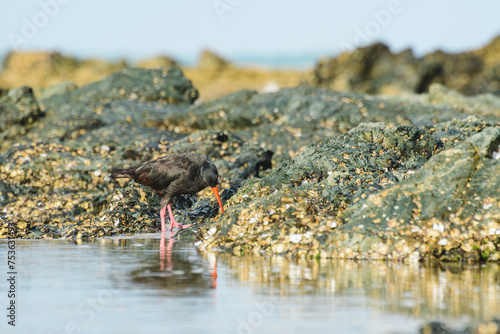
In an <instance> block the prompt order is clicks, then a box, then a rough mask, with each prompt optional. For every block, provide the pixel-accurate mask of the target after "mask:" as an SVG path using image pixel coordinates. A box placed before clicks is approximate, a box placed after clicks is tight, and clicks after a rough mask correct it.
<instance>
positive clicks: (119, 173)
mask: <svg viewBox="0 0 500 334" xmlns="http://www.w3.org/2000/svg"><path fill="white" fill-rule="evenodd" d="M121 177H130V176H129V175H128V173H127V169H124V168H113V169H112V170H111V174H109V175H108V176H106V177H105V178H104V180H105V181H106V182H111V180H114V179H118V178H121Z"/></svg>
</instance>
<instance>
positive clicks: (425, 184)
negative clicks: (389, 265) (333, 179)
mask: <svg viewBox="0 0 500 334" xmlns="http://www.w3.org/2000/svg"><path fill="white" fill-rule="evenodd" d="M499 140H500V129H499V128H487V129H484V130H483V131H482V132H480V133H478V134H475V135H474V136H471V137H469V138H468V139H467V140H465V142H463V143H462V144H460V145H458V146H456V147H454V148H451V149H448V150H444V151H442V152H440V153H438V154H436V155H434V156H433V157H431V158H430V159H429V161H428V162H427V163H426V164H425V165H424V166H423V167H422V168H421V169H419V170H418V171H417V172H416V173H415V174H414V175H413V176H411V177H408V178H406V179H405V180H404V181H403V182H401V183H398V184H394V185H392V186H391V187H388V188H387V189H385V190H384V191H380V192H378V193H376V194H373V195H372V196H369V197H368V198H366V199H365V200H363V201H360V202H358V203H356V204H355V205H353V206H351V207H350V208H349V212H348V213H347V214H346V216H345V224H344V225H343V226H342V227H341V228H339V229H338V232H339V233H340V234H341V236H340V237H339V238H338V240H352V236H354V235H357V234H359V230H358V228H357V227H358V226H359V225H363V226H364V227H365V229H367V231H366V232H365V233H364V237H365V238H371V237H376V238H381V239H382V240H383V242H382V243H383V244H385V245H386V246H388V248H389V250H390V251H392V250H394V249H395V248H397V242H396V241H399V242H404V243H405V247H404V249H403V248H402V249H401V250H399V251H396V252H395V253H397V257H399V258H403V257H406V256H408V255H409V254H410V253H412V252H414V251H419V249H420V256H421V257H426V256H434V257H439V258H443V259H447V260H457V259H473V260H479V259H482V260H488V259H489V258H490V256H491V255H493V254H495V253H496V252H498V251H499V249H497V248H496V247H495V246H492V245H488V244H487V243H486V242H485V241H487V240H493V242H494V243H496V244H497V245H498V242H499V240H500V224H499V223H498V218H499V217H500V201H499V199H500V191H499V189H498V187H497V185H498V184H499V182H500V162H499V160H495V159H491V157H490V156H489V155H490V149H489V148H490V147H492V146H494V145H495V147H496V148H498V142H499ZM344 234H345V235H344ZM423 244H425V245H427V246H429V247H428V248H426V249H425V250H423V249H421V248H420V246H421V245H423ZM462 245H470V246H472V247H470V246H466V247H461V246H462ZM347 246H349V247H353V245H352V242H348V243H345V242H344V241H339V243H338V247H339V248H343V247H347ZM446 246H451V247H446ZM373 251H375V252H376V249H373ZM358 256H363V255H362V254H358ZM393 256H394V255H393Z"/></svg>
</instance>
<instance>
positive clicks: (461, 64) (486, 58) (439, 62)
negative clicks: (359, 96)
mask: <svg viewBox="0 0 500 334" xmlns="http://www.w3.org/2000/svg"><path fill="white" fill-rule="evenodd" d="M498 45H500V37H497V38H495V39H494V40H493V41H491V42H490V44H488V45H486V46H485V47H483V48H482V49H479V50H476V51H469V52H463V53H459V54H447V53H445V52H442V51H436V52H433V53H431V54H428V55H425V56H424V57H422V58H417V57H415V56H414V55H413V54H412V52H411V50H405V51H403V52H401V53H399V54H393V53H392V52H391V51H390V50H389V48H388V47H387V46H386V45H384V44H382V43H376V44H373V45H370V46H367V47H362V48H358V49H356V50H354V51H352V52H344V53H342V54H340V55H339V56H338V57H335V58H331V59H323V60H321V61H319V62H318V64H317V65H316V67H315V69H314V77H313V79H312V83H313V84H314V85H318V86H326V87H330V88H333V89H336V90H343V91H356V92H362V93H368V94H391V95H396V94H400V93H402V92H415V93H419V94H420V93H425V92H427V91H428V90H429V87H430V86H431V85H432V84H433V83H440V84H442V85H444V86H446V87H448V88H451V89H453V90H456V91H459V92H461V93H463V94H465V95H476V94H481V93H488V92H498V91H500V58H499V57H498V52H496V53H495V51H497V50H498V48H499V47H498Z"/></svg>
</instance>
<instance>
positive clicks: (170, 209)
mask: <svg viewBox="0 0 500 334" xmlns="http://www.w3.org/2000/svg"><path fill="white" fill-rule="evenodd" d="M167 209H168V214H169V216H170V231H172V230H173V229H174V227H178V228H180V229H181V230H182V229H185V228H188V227H189V226H191V224H186V225H181V224H178V223H177V222H176V221H175V218H174V214H173V212H172V208H171V207H170V203H168V204H167Z"/></svg>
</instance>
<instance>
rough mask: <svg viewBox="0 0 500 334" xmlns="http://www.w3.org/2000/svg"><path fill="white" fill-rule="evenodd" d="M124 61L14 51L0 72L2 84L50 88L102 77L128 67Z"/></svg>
mask: <svg viewBox="0 0 500 334" xmlns="http://www.w3.org/2000/svg"><path fill="white" fill-rule="evenodd" d="M126 65H127V64H126V63H125V62H123V61H120V62H116V63H108V62H105V61H102V60H96V59H89V60H78V59H76V58H73V57H67V56H63V55H61V54H60V53H58V52H11V53H9V54H8V55H7V57H5V59H4V63H3V69H2V71H1V72H0V87H8V88H14V87H19V86H25V85H28V86H31V87H36V88H39V87H49V86H54V85H57V84H59V83H61V82H64V81H73V82H75V83H76V84H77V85H78V86H83V85H86V84H88V83H90V82H92V81H96V80H99V79H101V78H103V77H105V76H108V75H109V74H111V73H113V72H116V71H118V70H120V69H123V68H124V67H126Z"/></svg>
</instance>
